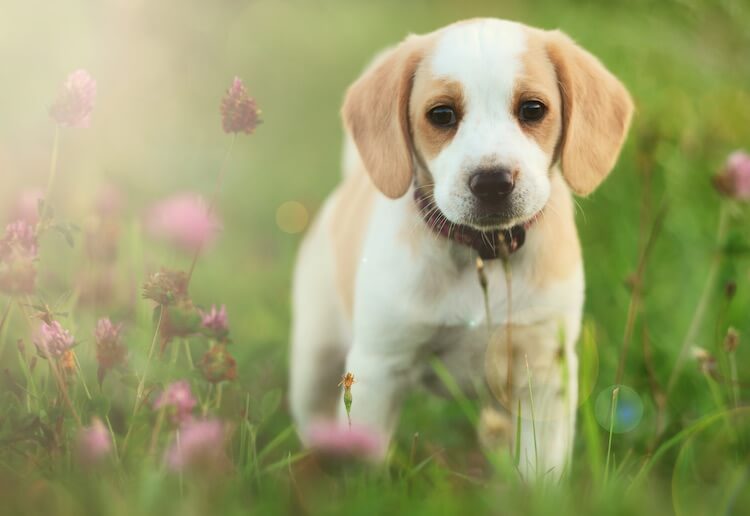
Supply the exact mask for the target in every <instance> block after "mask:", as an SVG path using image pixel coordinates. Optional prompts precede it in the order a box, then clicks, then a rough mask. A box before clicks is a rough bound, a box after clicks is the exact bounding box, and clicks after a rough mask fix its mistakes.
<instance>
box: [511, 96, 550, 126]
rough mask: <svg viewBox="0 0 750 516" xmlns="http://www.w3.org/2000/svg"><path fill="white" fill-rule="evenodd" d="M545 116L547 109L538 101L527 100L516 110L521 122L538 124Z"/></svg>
mask: <svg viewBox="0 0 750 516" xmlns="http://www.w3.org/2000/svg"><path fill="white" fill-rule="evenodd" d="M546 114H547V108H546V107H545V105H544V104H542V103H541V102H539V101H538V100H527V101H526V102H524V103H523V104H521V107H520V109H519V110H518V118H519V120H521V122H538V121H539V120H541V119H542V118H544V115H546Z"/></svg>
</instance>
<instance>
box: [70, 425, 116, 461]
mask: <svg viewBox="0 0 750 516" xmlns="http://www.w3.org/2000/svg"><path fill="white" fill-rule="evenodd" d="M111 451H112V440H111V439H110V435H109V432H108V431H107V427H106V426H104V423H102V421H101V420H100V419H99V418H96V417H95V418H94V419H92V421H91V425H90V426H87V427H84V428H81V429H80V430H79V431H78V436H77V438H76V458H77V459H78V461H79V462H81V463H82V464H84V465H87V466H92V465H94V464H97V463H99V462H101V461H102V460H103V459H105V458H106V457H107V456H108V455H109V454H110V452H111Z"/></svg>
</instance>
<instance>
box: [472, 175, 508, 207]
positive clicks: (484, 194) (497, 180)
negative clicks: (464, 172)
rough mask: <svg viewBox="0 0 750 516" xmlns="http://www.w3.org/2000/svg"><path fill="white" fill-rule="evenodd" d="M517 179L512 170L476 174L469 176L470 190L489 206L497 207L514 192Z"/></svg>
mask: <svg viewBox="0 0 750 516" xmlns="http://www.w3.org/2000/svg"><path fill="white" fill-rule="evenodd" d="M514 186H515V178H514V177H513V173H512V172H511V171H510V170H507V169H504V168H493V169H489V170H481V171H479V172H474V173H473V174H472V175H471V176H469V189H470V190H471V193H473V194H474V196H475V197H476V198H477V199H479V200H480V201H481V202H482V203H484V204H487V205H490V206H492V205H497V204H499V203H501V202H503V201H504V200H505V198H506V197H508V195H509V194H510V193H511V192H512V191H513V187H514Z"/></svg>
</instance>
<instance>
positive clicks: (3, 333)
mask: <svg viewBox="0 0 750 516" xmlns="http://www.w3.org/2000/svg"><path fill="white" fill-rule="evenodd" d="M12 304H13V298H10V299H8V304H7V305H6V306H5V310H4V311H3V315H2V318H0V361H2V357H3V353H4V352H5V344H6V340H7V339H6V338H7V335H8V331H7V324H6V323H7V322H8V319H9V316H10V307H11V305H12Z"/></svg>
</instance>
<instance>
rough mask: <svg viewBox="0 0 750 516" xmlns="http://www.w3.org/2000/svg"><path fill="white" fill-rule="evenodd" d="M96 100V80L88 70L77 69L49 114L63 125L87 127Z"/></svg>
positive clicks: (66, 81)
mask: <svg viewBox="0 0 750 516" xmlns="http://www.w3.org/2000/svg"><path fill="white" fill-rule="evenodd" d="M95 100H96V81H95V80H94V78H93V77H91V74H89V73H88V72H87V71H86V70H76V71H74V72H73V73H71V74H70V75H68V78H67V79H66V80H65V83H64V84H63V88H62V90H61V91H60V94H59V95H58V97H57V100H56V101H55V103H54V104H53V105H52V106H51V107H50V109H49V114H50V116H51V117H52V119H53V120H54V121H55V122H57V123H58V124H59V125H61V126H62V127H76V128H86V127H88V126H89V125H91V112H92V111H93V110H94V101H95Z"/></svg>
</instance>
